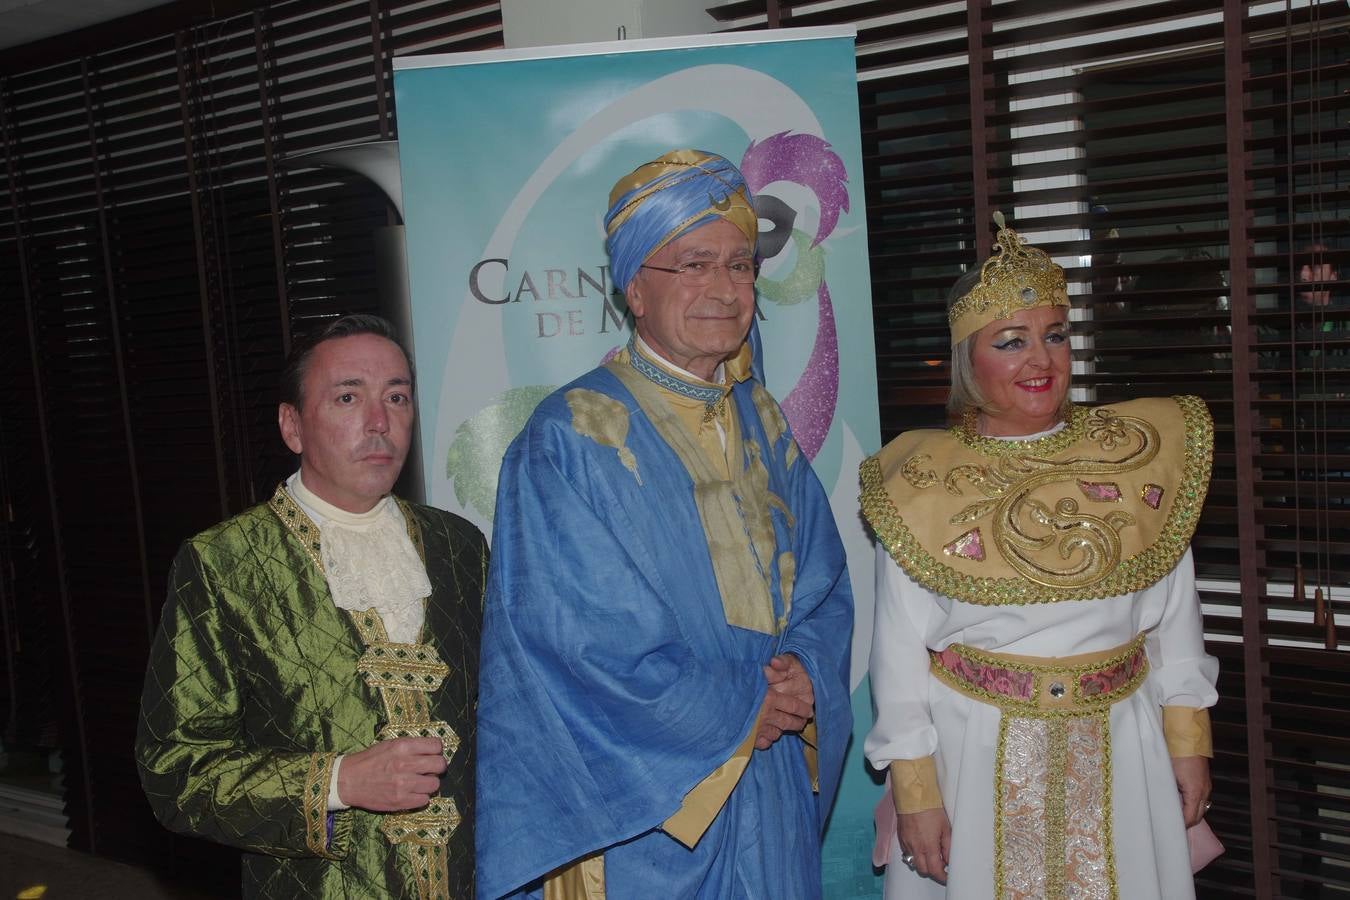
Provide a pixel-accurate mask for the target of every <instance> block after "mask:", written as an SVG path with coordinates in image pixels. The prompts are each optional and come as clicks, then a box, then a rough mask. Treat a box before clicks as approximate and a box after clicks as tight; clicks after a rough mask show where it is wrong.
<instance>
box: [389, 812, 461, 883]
mask: <svg viewBox="0 0 1350 900" xmlns="http://www.w3.org/2000/svg"><path fill="white" fill-rule="evenodd" d="M459 823H460V815H459V810H458V809H457V808H456V807H455V803H454V801H453V800H449V799H447V798H445V797H432V798H431V802H430V803H428V804H427V805H426V807H425V808H423V809H419V810H417V811H416V812H406V813H393V814H390V815H385V816H382V817H381V818H380V831H381V833H383V834H384V837H385V840H387V841H388V842H389V843H391V844H393V845H395V846H397V847H401V848H402V849H403V851H404V853H405V854H406V855H407V858H408V861H409V862H410V863H411V864H412V869H413V876H414V881H415V883H416V885H417V897H418V900H451V898H450V894H449V881H450V870H449V861H448V859H447V858H446V853H445V847H446V844H448V843H449V842H450V835H452V834H454V832H455V829H457V828H458V827H459Z"/></svg>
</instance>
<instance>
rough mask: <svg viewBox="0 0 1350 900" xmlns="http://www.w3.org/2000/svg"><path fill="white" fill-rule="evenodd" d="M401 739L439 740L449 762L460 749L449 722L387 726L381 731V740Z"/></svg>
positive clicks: (442, 751)
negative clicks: (429, 738) (426, 738)
mask: <svg viewBox="0 0 1350 900" xmlns="http://www.w3.org/2000/svg"><path fill="white" fill-rule="evenodd" d="M401 737H433V738H439V739H440V742H441V754H442V755H443V756H444V757H445V761H446V762H449V761H450V757H452V756H454V755H455V751H456V750H458V749H459V735H458V734H456V733H455V729H453V728H451V727H450V723H449V722H443V721H441V720H440V719H433V720H432V721H430V722H427V723H426V724H425V725H394V724H392V723H391V724H389V725H385V726H384V727H383V728H381V729H380V733H379V739H380V740H382V741H392V740H393V739H394V738H401Z"/></svg>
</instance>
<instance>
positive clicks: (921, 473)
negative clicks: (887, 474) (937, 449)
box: [900, 453, 938, 490]
mask: <svg viewBox="0 0 1350 900" xmlns="http://www.w3.org/2000/svg"><path fill="white" fill-rule="evenodd" d="M931 459H932V457H931V456H929V455H928V454H927V453H920V454H918V455H917V456H911V457H910V458H909V459H907V460H905V464H904V465H903V466H901V467H900V475H901V477H902V478H904V479H905V480H906V481H908V482H909V483H910V484H912V485H914V486H915V487H916V488H919V489H920V490H922V489H923V488H930V487H932V486H933V485H935V484H937V483H938V477H937V472H934V471H933V470H932V469H925V468H923V467H924V466H925V465H926V464H927V463H928V461H929V460H931Z"/></svg>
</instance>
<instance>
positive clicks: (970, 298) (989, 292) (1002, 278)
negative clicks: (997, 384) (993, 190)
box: [947, 212, 1069, 347]
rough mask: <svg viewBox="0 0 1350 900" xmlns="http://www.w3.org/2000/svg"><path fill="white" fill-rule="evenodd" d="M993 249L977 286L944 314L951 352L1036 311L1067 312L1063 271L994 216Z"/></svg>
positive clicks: (1067, 297) (1067, 292)
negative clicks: (992, 327) (991, 328)
mask: <svg viewBox="0 0 1350 900" xmlns="http://www.w3.org/2000/svg"><path fill="white" fill-rule="evenodd" d="M994 222H995V223H996V224H997V225H998V245H997V246H996V247H994V252H993V253H992V254H991V255H990V257H989V258H988V259H986V260H985V261H984V265H982V266H980V283H979V284H977V285H975V287H973V288H971V289H970V291H969V293H967V294H966V295H965V296H964V297H962V298H961V299H960V300H958V301H956V303H954V304H952V308H951V310H950V311H949V312H948V313H947V323H948V324H949V325H950V326H951V329H952V346H953V347H954V346H956V345H957V344H959V343H961V342H962V341H963V340H965V339H966V338H968V337H970V336H971V335H972V334H974V333H975V332H977V331H979V330H980V329H981V328H983V327H984V326H986V325H988V324H989V323H990V322H997V321H998V320H999V319H1007V318H1009V317H1011V316H1012V315H1013V314H1014V313H1016V312H1017V311H1018V310H1023V309H1032V308H1034V307H1037V306H1068V305H1069V291H1068V287H1067V286H1066V285H1065V282H1064V270H1063V269H1061V268H1060V267H1059V266H1057V265H1056V264H1055V263H1054V262H1053V261H1051V259H1050V257H1049V255H1048V254H1046V252H1045V251H1044V250H1040V249H1038V248H1036V247H1033V246H1031V245H1030V244H1028V243H1027V242H1026V240H1025V239H1024V238H1023V237H1022V236H1021V235H1020V234H1018V233H1017V232H1015V231H1013V230H1012V229H1011V228H1009V227H1008V226H1007V225H1005V224H1004V222H1003V214H1002V213H999V212H996V213H994Z"/></svg>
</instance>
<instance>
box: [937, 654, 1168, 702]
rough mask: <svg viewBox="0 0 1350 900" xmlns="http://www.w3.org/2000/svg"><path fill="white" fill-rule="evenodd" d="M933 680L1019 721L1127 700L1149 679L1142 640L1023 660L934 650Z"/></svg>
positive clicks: (1021, 657) (1005, 656) (1004, 655)
mask: <svg viewBox="0 0 1350 900" xmlns="http://www.w3.org/2000/svg"><path fill="white" fill-rule="evenodd" d="M929 656H930V657H931V660H932V671H933V675H934V676H936V677H937V679H938V680H939V681H941V682H942V683H943V684H946V685H947V686H948V687H950V688H952V689H953V690H955V691H959V692H960V693H962V694H965V695H966V696H967V697H970V698H972V699H975V700H979V701H982V702H984V703H989V704H992V705H994V706H997V707H998V708H999V709H1002V710H1004V711H1006V712H1010V713H1014V714H1016V715H1021V716H1032V717H1041V716H1061V715H1067V716H1075V715H1089V714H1091V713H1095V712H1100V711H1101V710H1103V709H1105V708H1107V707H1109V706H1110V705H1111V704H1113V703H1116V702H1118V701H1120V700H1124V699H1125V698H1126V697H1128V696H1129V695H1130V694H1133V693H1134V692H1135V690H1136V689H1137V688H1138V687H1139V685H1140V684H1142V683H1143V681H1144V678H1145V677H1146V676H1147V675H1148V655H1147V654H1146V653H1145V652H1144V636H1143V635H1142V634H1140V635H1139V636H1138V637H1136V638H1135V639H1134V640H1132V641H1130V642H1129V643H1128V644H1125V645H1123V646H1120V647H1117V648H1115V649H1113V650H1107V651H1105V652H1102V653H1091V654H1084V655H1082V656H1065V657H1053V656H1052V657H1041V658H1035V657H1025V656H1012V655H1009V654H1005V653H990V652H988V651H984V650H976V649H975V648H973V647H967V646H965V645H964V644H952V645H951V646H949V647H947V648H946V649H945V650H940V651H930V652H929Z"/></svg>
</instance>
